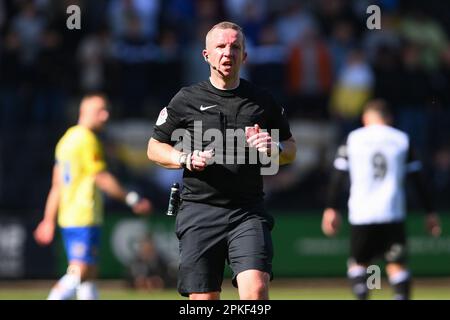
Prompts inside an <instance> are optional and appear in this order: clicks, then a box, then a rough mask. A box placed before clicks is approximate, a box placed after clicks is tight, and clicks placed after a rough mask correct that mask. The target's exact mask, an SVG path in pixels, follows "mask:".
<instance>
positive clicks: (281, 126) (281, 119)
mask: <svg viewBox="0 0 450 320" xmlns="http://www.w3.org/2000/svg"><path fill="white" fill-rule="evenodd" d="M267 101H268V103H269V106H270V111H269V126H268V128H269V129H270V130H274V129H277V130H279V141H285V140H287V139H289V138H290V137H292V133H291V129H290V126H289V122H288V120H287V115H286V111H285V109H284V108H283V107H281V106H280V105H278V104H277V103H276V101H275V99H274V98H273V97H272V96H271V95H270V94H267Z"/></svg>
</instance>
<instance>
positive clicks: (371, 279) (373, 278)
mask: <svg viewBox="0 0 450 320" xmlns="http://www.w3.org/2000/svg"><path fill="white" fill-rule="evenodd" d="M366 273H367V274H368V275H369V276H368V277H367V281H366V285H367V289H369V290H373V289H377V290H379V289H381V269H380V267H379V266H377V265H376V264H372V265H370V266H368V267H367V269H366Z"/></svg>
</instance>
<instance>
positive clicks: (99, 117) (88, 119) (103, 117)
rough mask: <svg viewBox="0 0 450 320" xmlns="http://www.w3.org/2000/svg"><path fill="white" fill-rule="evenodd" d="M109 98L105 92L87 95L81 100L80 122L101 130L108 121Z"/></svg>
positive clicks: (90, 127) (92, 128)
mask: <svg viewBox="0 0 450 320" xmlns="http://www.w3.org/2000/svg"><path fill="white" fill-rule="evenodd" d="M108 118H109V112H108V109H107V99H106V96H105V95H103V94H91V95H86V96H84V97H83V99H82V100H81V104H80V115H79V119H78V123H79V124H80V125H82V126H85V127H87V128H89V129H91V130H100V129H102V128H103V126H104V125H105V123H106V122H107V121H108Z"/></svg>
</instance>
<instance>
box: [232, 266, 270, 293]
mask: <svg viewBox="0 0 450 320" xmlns="http://www.w3.org/2000/svg"><path fill="white" fill-rule="evenodd" d="M236 280H237V283H238V291H239V298H240V299H241V300H268V299H269V281H270V275H269V274H268V273H267V272H263V271H259V270H246V271H242V272H241V273H239V274H238V275H237V277H236Z"/></svg>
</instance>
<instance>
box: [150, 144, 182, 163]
mask: <svg viewBox="0 0 450 320" xmlns="http://www.w3.org/2000/svg"><path fill="white" fill-rule="evenodd" d="M181 155H182V152H181V151H178V150H176V149H175V148H174V147H172V146H171V145H170V144H168V143H164V142H160V141H158V140H156V139H154V138H150V141H149V142H148V148H147V157H148V158H149V159H150V160H151V161H153V162H155V163H157V164H158V165H160V166H162V167H164V168H168V169H180V168H181V164H180V157H181Z"/></svg>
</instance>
